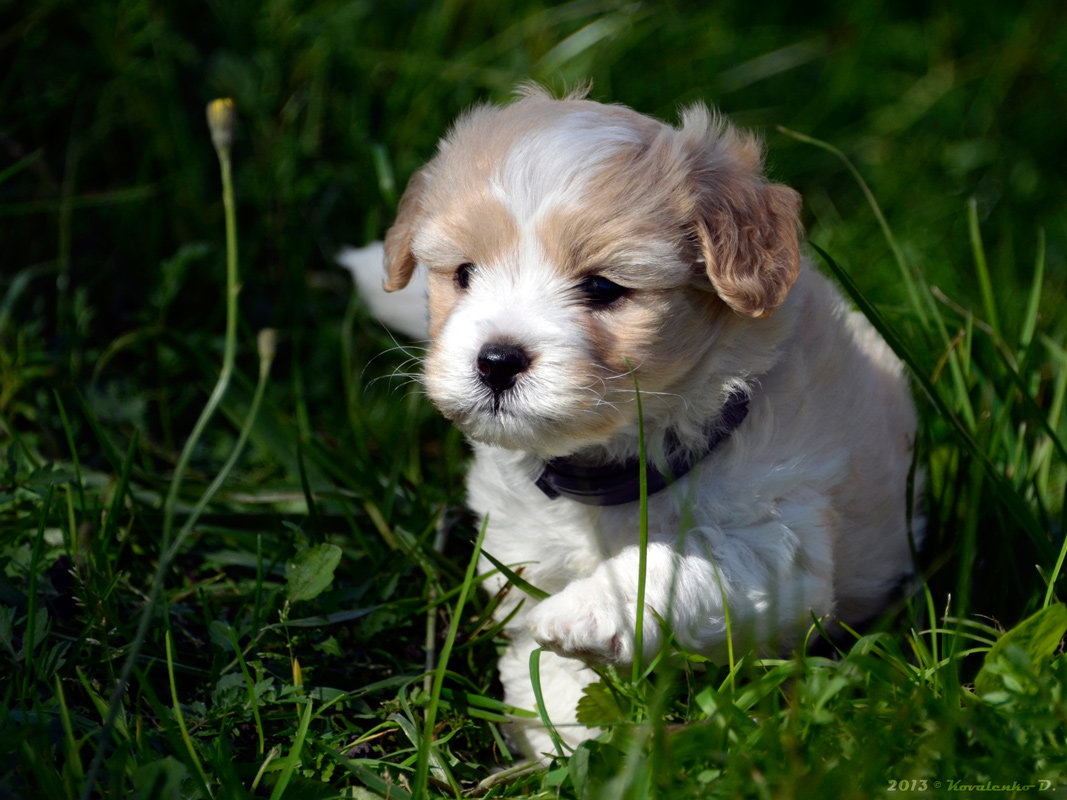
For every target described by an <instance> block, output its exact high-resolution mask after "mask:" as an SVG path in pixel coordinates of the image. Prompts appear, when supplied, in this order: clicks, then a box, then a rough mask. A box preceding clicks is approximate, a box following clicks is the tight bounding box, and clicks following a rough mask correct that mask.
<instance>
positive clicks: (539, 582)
mask: <svg viewBox="0 0 1067 800" xmlns="http://www.w3.org/2000/svg"><path fill="white" fill-rule="evenodd" d="M660 499H661V498H654V499H653V501H652V502H651V503H650V508H649V517H650V525H649V528H650V531H652V536H653V538H657V539H658V538H661V537H662V532H663V531H666V530H674V529H676V528H677V526H678V523H679V519H678V514H677V513H676V511H675V510H674V509H673V507H672V506H673V504H668V503H659V502H656V501H657V500H660ZM662 499H664V500H665V499H666V498H662ZM522 500H525V501H526V502H523V501H522ZM522 500H518V501H513V502H510V503H509V502H506V501H503V502H501V503H500V504H499V505H498V507H497V508H496V509H495V510H494V509H492V508H484V507H483V508H478V509H476V510H477V511H479V512H480V513H482V514H486V513H488V516H489V527H488V529H487V531H486V540H485V544H484V546H485V548H486V550H488V551H489V552H490V553H492V555H493V556H494V557H495V558H497V559H498V560H501V561H504V562H505V563H510V564H521V565H522V566H523V575H524V577H525V578H526V579H527V580H529V581H530V582H531V583H533V584H534V585H535V586H537V587H538V588H540V589H543V590H545V591H546V592H549V593H550V594H551V593H555V592H558V591H560V590H561V589H563V588H564V587H565V586H566V585H567V584H569V583H570V582H572V581H574V580H576V579H579V578H584V577H587V576H589V575H591V574H592V573H593V572H594V571H595V570H596V568H597V567H598V566H600V565H601V564H602V563H604V562H605V561H606V560H608V559H609V558H612V557H614V556H616V555H618V554H619V553H620V552H622V551H623V550H625V549H626V548H628V547H637V546H638V544H639V542H640V513H639V509H638V506H637V504H636V503H629V504H626V505H622V506H613V507H606V508H595V507H589V506H582V505H578V504H575V503H572V502H569V501H566V500H562V499H560V500H548V499H547V498H544V497H541V498H536V501H535V502H529V501H530V498H529V497H525V498H522ZM660 506H662V508H661V507H660Z"/></svg>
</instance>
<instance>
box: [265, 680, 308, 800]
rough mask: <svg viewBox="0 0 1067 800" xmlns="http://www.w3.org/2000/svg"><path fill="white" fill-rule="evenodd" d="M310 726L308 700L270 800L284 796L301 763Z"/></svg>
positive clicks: (279, 799)
mask: <svg viewBox="0 0 1067 800" xmlns="http://www.w3.org/2000/svg"><path fill="white" fill-rule="evenodd" d="M310 725H311V701H310V700H308V701H307V702H306V703H305V705H304V710H303V712H302V713H301V714H300V723H299V725H298V726H297V729H296V736H294V737H293V746H292V747H291V748H290V749H289V755H288V756H286V758H285V766H283V767H282V774H281V775H280V776H278V782H277V783H276V784H274V790H273V791H272V792H271V793H270V800H281V798H282V797H283V796H284V795H285V790H286V788H287V787H288V786H289V781H290V780H292V778H293V773H295V772H296V768H297V767H299V766H300V764H301V763H302V758H301V756H302V754H303V752H304V742H305V741H306V740H307V735H308V728H309V727H310Z"/></svg>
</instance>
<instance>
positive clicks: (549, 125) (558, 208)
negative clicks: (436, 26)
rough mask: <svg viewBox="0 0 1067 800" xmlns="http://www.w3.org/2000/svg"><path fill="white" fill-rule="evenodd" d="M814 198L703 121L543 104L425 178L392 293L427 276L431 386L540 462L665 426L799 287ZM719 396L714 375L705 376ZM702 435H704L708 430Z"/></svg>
mask: <svg viewBox="0 0 1067 800" xmlns="http://www.w3.org/2000/svg"><path fill="white" fill-rule="evenodd" d="M798 205H799V198H798V196H797V195H796V193H795V192H793V191H792V190H791V189H788V188H786V187H784V186H778V185H774V184H770V183H767V181H766V180H765V179H764V177H763V175H762V152H761V148H760V146H759V144H758V143H757V141H756V140H755V139H754V138H753V137H751V136H749V135H746V134H742V133H740V132H738V131H736V130H735V129H734V128H732V127H731V126H730V125H729V124H727V123H726V122H725V121H724V120H722V119H721V118H719V117H717V116H715V115H713V114H711V113H709V112H708V111H707V109H705V108H704V107H703V106H697V107H694V108H691V109H689V110H687V111H686V112H684V114H683V116H682V124H681V126H680V127H679V128H671V127H669V126H667V125H664V124H662V123H660V122H657V121H655V120H653V119H651V118H649V117H645V116H642V115H640V114H638V113H636V112H634V111H631V110H629V109H626V108H622V107H618V106H606V105H601V104H599V103H594V102H591V101H588V100H583V99H579V98H569V99H564V100H555V99H551V98H550V97H548V96H547V95H546V94H544V93H543V92H541V91H539V90H529V91H527V92H525V93H524V94H523V95H522V96H520V98H519V99H518V100H517V101H516V102H514V103H512V104H511V105H509V106H506V107H504V108H494V107H481V108H476V109H474V110H473V111H471V112H470V113H468V114H467V115H466V116H465V117H463V118H461V119H460V120H459V121H458V122H457V123H456V125H455V127H454V128H453V130H452V131H451V133H450V134H449V135H448V136H447V137H446V138H445V139H444V140H443V141H442V142H441V144H440V147H439V150H438V153H437V155H436V156H435V157H434V159H433V160H432V161H430V163H429V164H427V165H426V166H425V167H424V168H423V169H422V170H421V171H420V172H418V173H417V174H416V175H415V176H414V177H413V178H412V179H411V182H410V184H409V185H408V188H407V190H406V192H405V194H404V197H403V199H402V200H401V203H400V211H399V215H398V217H397V220H396V223H395V224H394V226H393V227H392V229H391V230H390V231H389V233H388V235H387V237H386V242H385V252H386V270H387V278H386V288H388V289H390V290H395V289H400V288H403V287H404V286H405V285H406V284H407V282H408V280H409V279H410V277H411V274H412V272H413V270H414V269H415V266H416V264H423V265H425V266H426V267H427V268H428V270H429V276H430V331H431V336H432V339H433V342H432V345H431V348H430V352H429V355H428V358H427V361H426V386H427V390H428V392H429V394H430V397H431V399H432V400H433V401H434V403H435V404H436V405H437V406H438V407H439V408H440V409H441V411H442V412H443V413H444V414H445V416H447V417H449V418H450V419H452V420H453V421H454V422H455V423H456V424H457V425H458V426H459V427H460V428H461V429H463V430H464V432H466V433H467V434H468V435H470V436H471V437H473V438H474V439H477V440H480V441H483V442H487V443H491V444H497V445H501V446H503V447H507V448H512V449H519V450H526V451H530V452H534V453H537V454H539V455H542V456H545V457H551V456H559V455H569V454H571V453H574V452H577V451H578V450H581V449H583V448H585V447H588V446H591V445H603V444H606V443H608V442H609V441H611V439H612V437H613V436H614V435H615V434H616V433H617V432H618V431H620V430H621V429H623V428H625V427H627V426H632V425H633V423H634V422H635V420H636V418H637V409H636V404H635V403H634V402H633V400H634V390H633V386H634V378H635V377H636V380H637V383H638V386H639V387H640V390H641V392H642V398H643V399H644V409H645V416H646V421H648V419H650V418H652V419H654V420H659V421H663V422H664V424H667V422H666V420H668V419H669V418H670V417H671V416H672V414H684V413H685V410H686V409H691V408H692V407H693V405H694V403H696V405H698V406H699V405H700V402H697V401H698V398H695V397H693V396H692V394H693V392H694V391H696V390H697V389H700V390H702V391H705V392H707V391H708V387H707V386H703V387H700V386H698V385H697V384H696V383H694V379H695V378H696V377H697V376H700V375H703V373H702V370H701V365H705V366H706V365H707V364H709V363H711V362H712V361H714V360H715V359H714V351H715V348H716V344H717V341H719V340H721V339H722V338H723V336H722V333H723V331H724V330H726V329H728V328H730V327H731V326H735V325H736V324H737V323H738V321H740V320H748V321H751V320H753V319H757V318H760V317H764V316H766V315H768V314H770V313H771V312H772V311H773V310H774V309H775V308H776V307H777V306H778V305H779V304H780V303H781V302H782V300H783V299H784V298H785V295H786V293H787V292H788V291H789V288H790V286H791V285H792V283H793V281H794V280H795V278H796V276H797V272H798V269H799V246H798V239H797V226H798V222H797V212H798ZM703 377H705V378H706V375H703ZM703 421H706V420H703Z"/></svg>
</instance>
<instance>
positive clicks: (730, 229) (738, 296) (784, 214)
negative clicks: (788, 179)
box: [696, 176, 800, 317]
mask: <svg viewBox="0 0 1067 800" xmlns="http://www.w3.org/2000/svg"><path fill="white" fill-rule="evenodd" d="M705 198H706V199H705V202H704V203H703V204H702V207H701V208H700V209H699V211H698V215H699V216H698V219H697V225H696V229H697V238H698V240H699V242H700V247H701V251H702V255H703V258H704V264H705V266H706V267H707V271H708V278H710V279H711V285H712V286H713V287H714V288H715V291H716V293H717V294H718V295H719V296H720V297H721V298H722V299H723V300H724V301H726V303H727V305H729V306H730V307H731V308H733V309H734V310H735V311H737V312H738V313H740V314H744V315H745V316H749V317H765V316H767V315H768V314H770V313H771V312H772V311H774V309H776V308H777V307H778V306H779V305H780V304H781V302H782V301H783V300H785V296H786V294H788V293H789V289H790V288H791V287H792V286H793V282H794V281H795V280H796V279H797V275H798V273H799V272H800V236H799V229H800V195H799V194H797V193H796V192H795V191H793V190H792V189H790V188H789V187H788V186H782V185H780V184H774V183H767V182H765V181H763V180H762V178H759V177H754V178H750V179H746V178H743V177H737V176H731V177H730V178H728V179H727V180H726V181H725V185H720V186H719V187H717V191H716V192H715V196H714V197H708V196H705Z"/></svg>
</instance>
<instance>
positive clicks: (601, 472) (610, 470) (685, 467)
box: [534, 392, 748, 506]
mask: <svg viewBox="0 0 1067 800" xmlns="http://www.w3.org/2000/svg"><path fill="white" fill-rule="evenodd" d="M746 416H748V394H746V393H743V392H735V393H734V394H731V395H730V397H729V398H727V400H726V404H725V405H724V406H723V408H722V413H721V414H719V417H718V419H716V420H715V422H713V423H712V424H711V425H710V426H708V429H707V438H706V439H705V441H704V449H703V450H702V451H698V452H696V453H687V452H686V451H683V450H680V449H679V448H678V446H677V438H676V437H674V436H673V434H668V441H667V451H668V452H671V451H672V450H673V451H674V453H673V454H672V455H669V456H668V458H667V469H666V470H665V471H664V472H661V471H660V470H659V469H657V468H656V467H655V466H653V465H652V464H651V463H649V464H648V470H647V473H646V475H647V486H648V494H649V495H650V496H651V495H653V494H655V493H656V492H658V491H660V490H661V489H663V488H665V487H667V486H669V485H670V484H671V483H673V482H674V481H676V480H678V479H679V478H681V477H682V476H683V475H685V474H686V473H687V472H689V470H691V469H692V468H693V467H694V466H695V465H696V464H697V463H698V462H699V461H701V460H702V459H704V458H706V457H707V456H708V454H710V453H711V451H712V450H714V449H715V448H716V447H718V446H719V445H720V444H721V443H722V442H723V441H725V440H726V439H727V438H729V436H730V434H731V433H733V432H734V431H735V430H737V428H738V426H739V425H740V424H741V423H742V422H744V420H745V417H746ZM672 444H673V445H674V446H673V447H672ZM640 466H641V465H640V463H639V462H638V459H636V458H632V459H629V460H628V461H623V462H621V463H613V464H603V465H601V466H596V467H592V466H586V465H583V464H579V463H576V462H574V461H571V460H570V459H568V458H554V459H552V460H551V461H549V462H547V463H545V465H544V468H543V469H542V470H541V474H540V475H538V476H537V479H536V480H535V481H534V482H535V483H536V484H537V488H538V489H540V490H541V491H542V492H544V493H545V494H546V495H547V496H548V497H549V498H550V499H552V500H555V499H556V498H557V497H560V496H563V497H568V498H570V499H571V500H575V501H577V502H579V503H582V504H584V505H587V506H619V505H622V504H623V503H632V502H634V501H635V500H637V499H639V498H640V496H641V475H640Z"/></svg>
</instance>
